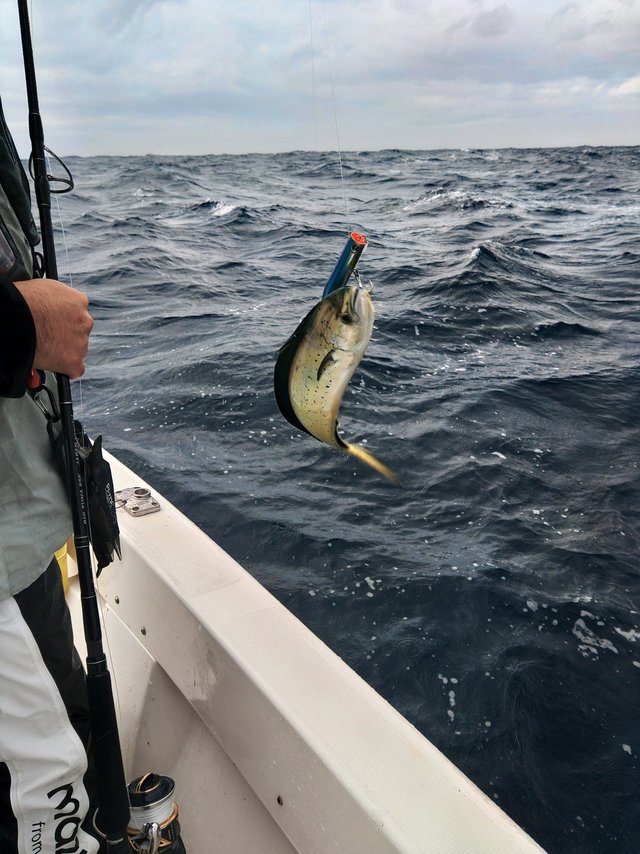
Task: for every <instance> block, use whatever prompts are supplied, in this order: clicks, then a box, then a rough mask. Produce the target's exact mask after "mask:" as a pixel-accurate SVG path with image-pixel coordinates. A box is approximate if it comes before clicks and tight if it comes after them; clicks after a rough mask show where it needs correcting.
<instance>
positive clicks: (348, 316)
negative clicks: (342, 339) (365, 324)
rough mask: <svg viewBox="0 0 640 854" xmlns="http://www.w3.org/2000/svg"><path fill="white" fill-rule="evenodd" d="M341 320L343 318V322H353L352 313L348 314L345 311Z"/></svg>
mask: <svg viewBox="0 0 640 854" xmlns="http://www.w3.org/2000/svg"><path fill="white" fill-rule="evenodd" d="M340 320H341V321H342V322H343V323H351V320H352V318H351V315H350V314H347V313H346V312H345V313H344V314H341V315H340Z"/></svg>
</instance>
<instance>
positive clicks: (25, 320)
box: [0, 276, 36, 397]
mask: <svg viewBox="0 0 640 854" xmlns="http://www.w3.org/2000/svg"><path fill="white" fill-rule="evenodd" d="M35 352H36V327H35V324H34V322H33V317H32V315H31V311H30V310H29V306H28V305H27V303H26V300H25V299H24V297H23V296H22V294H21V293H20V291H19V290H18V289H17V288H16V286H15V285H14V284H12V283H11V282H10V281H9V280H8V279H5V278H4V277H2V276H0V397H22V395H23V394H24V393H25V391H26V390H27V380H28V379H29V376H30V374H31V368H32V367H33V357H34V355H35Z"/></svg>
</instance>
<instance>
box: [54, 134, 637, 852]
mask: <svg viewBox="0 0 640 854" xmlns="http://www.w3.org/2000/svg"><path fill="white" fill-rule="evenodd" d="M69 166H70V167H71V169H72V171H73V173H74V176H75V179H76V190H75V191H74V193H72V194H71V195H69V196H65V197H61V199H60V207H61V213H62V222H63V224H64V231H65V242H66V245H67V247H68V256H69V258H68V266H69V269H70V271H71V275H72V282H73V284H74V285H75V286H76V287H78V288H81V289H84V290H86V291H87V292H88V293H89V295H90V298H91V306H92V312H93V314H94V317H95V319H96V326H95V330H94V333H93V336H92V343H91V350H90V357H89V361H88V367H87V373H86V376H85V378H84V379H83V381H82V384H81V385H78V384H74V394H75V399H76V410H77V412H78V413H81V414H82V416H83V418H84V420H85V423H86V427H87V429H88V431H89V432H90V433H92V434H96V433H102V434H103V435H104V437H105V438H104V441H105V445H106V446H107V447H108V448H109V449H110V450H111V451H112V452H114V453H115V454H116V455H117V456H119V457H120V458H121V459H122V460H123V461H124V462H125V463H127V464H128V465H130V466H131V467H132V468H134V469H135V470H137V471H138V472H139V473H140V475H141V476H142V477H144V478H145V479H146V480H148V481H149V482H150V483H151V484H153V485H154V486H155V487H156V488H157V489H159V490H160V491H161V492H164V493H165V494H166V495H167V497H168V498H170V499H171V500H172V501H173V502H174V503H175V504H176V505H177V506H178V507H180V508H181V509H182V510H183V511H184V512H185V513H186V514H187V515H188V516H189V517H190V518H192V519H193V520H194V521H195V522H196V523H197V524H198V525H199V526H200V527H202V528H203V529H204V530H205V531H206V532H207V533H208V534H210V535H211V536H212V537H214V538H215V539H216V540H217V541H218V542H219V543H220V544H221V545H222V546H223V547H224V548H225V549H226V550H227V551H229V552H230V553H231V554H232V555H233V556H234V557H235V558H236V559H237V560H239V561H240V562H241V563H242V564H243V565H244V566H245V567H246V568H247V569H248V570H249V571H250V572H251V573H252V574H253V575H255V577H256V578H258V579H259V580H260V581H261V582H262V583H263V584H264V585H266V587H267V588H268V589H269V590H271V591H272V592H273V593H274V594H275V595H276V596H277V597H278V598H279V599H280V600H281V601H282V602H283V603H284V604H285V605H286V606H287V607H288V608H290V609H291V610H292V611H293V612H294V613H295V614H297V615H298V616H299V617H300V618H301V619H302V620H303V621H304V622H305V623H306V624H307V625H308V626H309V627H310V628H311V629H312V630H313V631H314V632H316V633H317V634H318V635H319V636H320V637H321V638H322V639H323V640H324V641H326V642H327V643H328V645H329V646H330V647H332V648H333V649H334V650H335V651H336V652H337V653H338V654H339V655H341V656H342V657H343V658H344V659H345V660H346V661H347V662H348V663H349V664H350V665H351V666H352V667H353V668H354V669H355V670H356V671H357V672H358V673H360V674H361V675H362V676H363V677H364V678H365V679H366V680H367V681H368V682H369V683H370V684H371V685H373V686H374V687H375V688H376V689H377V690H378V691H379V692H380V693H381V694H382V695H383V696H384V697H386V698H387V699H388V700H389V701H390V702H391V703H392V704H393V705H394V706H395V707H396V708H397V709H398V710H399V711H400V712H401V713H402V714H403V715H405V716H406V717H407V718H408V719H409V720H410V721H411V722H412V723H413V724H415V726H417V727H418V728H419V729H420V730H421V731H422V732H423V733H424V734H425V735H426V736H427V737H428V738H429V739H430V740H431V741H432V742H433V743H434V744H436V745H437V746H438V747H439V748H440V749H441V750H442V751H443V752H444V753H445V754H446V755H447V756H448V757H450V758H451V759H452V760H453V761H454V762H455V763H456V764H457V765H458V766H459V767H460V768H462V770H463V771H464V772H465V773H466V774H467V775H468V776H469V777H470V778H471V779H472V780H474V781H475V782H476V783H477V784H478V785H479V786H480V787H481V788H482V789H483V790H484V791H485V792H486V793H487V794H488V795H489V796H490V797H491V798H493V799H495V800H496V802H497V803H498V804H500V805H501V806H502V808H503V809H505V810H506V812H507V813H508V814H509V815H510V816H512V818H514V819H515V821H517V822H518V823H519V824H520V825H522V826H523V827H524V828H525V829H526V830H527V831H528V832H529V833H530V834H531V835H532V836H533V837H534V838H535V839H536V840H537V841H538V842H539V843H540V844H541V845H543V846H544V847H545V848H546V849H547V850H548V851H549V852H553V854H606V852H612V854H627V852H628V854H632V852H637V851H639V850H640V774H639V760H638V757H639V755H640V722H639V715H638V711H639V708H640V616H639V610H640V558H639V546H640V482H639V471H638V465H639V462H640V435H639V429H638V419H639V416H640V289H639V269H640V268H639V261H640V239H639V237H638V235H639V233H640V148H597V149H594V148H584V149H558V150H528V151H518V150H498V151H433V152H423V151H383V152H375V153H364V152H363V153H346V154H344V155H343V173H344V174H343V178H341V175H340V167H339V162H338V158H337V155H336V154H335V153H320V154H318V153H304V152H293V153H287V154H280V155H247V156H210V157H188V158H187V157H174V158H168V157H155V156H149V157H130V158H112V157H102V158H87V159H82V158H70V159H69ZM54 210H55V208H54ZM354 227H355V228H357V229H359V230H361V231H363V232H364V233H365V234H366V235H367V237H368V239H369V242H370V245H369V247H368V249H367V252H366V253H365V255H364V256H363V259H362V260H361V263H360V270H361V272H362V274H363V277H364V279H365V281H368V280H370V281H371V283H372V286H373V298H374V302H375V305H376V310H377V320H376V326H375V329H374V334H373V337H372V340H371V343H370V345H369V349H368V351H367V353H366V356H365V358H364V360H363V361H362V363H361V365H360V368H359V369H358V371H357V373H356V374H355V376H354V378H353V380H352V382H351V385H350V387H349V389H348V392H347V394H346V395H345V398H344V401H343V406H342V410H341V419H340V422H341V430H342V433H343V435H344V436H345V437H346V438H347V439H349V440H350V441H356V442H366V445H367V447H368V448H369V449H370V450H372V451H373V452H374V453H375V454H376V455H377V456H379V457H380V458H381V459H382V460H383V461H384V462H386V463H387V464H388V465H389V466H391V467H392V468H393V469H395V471H397V472H398V474H399V475H400V478H401V484H400V485H399V486H394V485H393V484H390V483H388V482H387V481H385V480H384V479H383V478H381V477H380V476H379V475H377V474H376V473H375V472H373V471H372V470H370V469H369V468H367V467H366V466H364V465H362V464H360V463H358V462H357V461H355V460H353V459H351V458H349V457H348V456H347V455H345V454H342V453H340V452H338V451H335V450H332V449H329V448H327V447H326V446H324V445H321V444H320V443H318V442H316V441H314V440H313V439H312V438H311V437H309V436H307V435H306V434H304V435H303V434H301V433H298V432H297V431H296V430H294V429H293V428H292V427H291V426H290V425H289V424H288V423H286V422H285V421H284V419H283V418H282V417H281V416H280V414H279V412H278V410H277V407H276V404H275V400H274V396H273V388H272V377H273V366H274V362H275V358H276V354H277V350H278V348H279V346H280V345H281V344H282V343H284V341H285V340H286V339H287V338H288V337H289V335H290V334H291V332H292V331H293V330H294V328H295V327H296V325H297V323H298V321H299V320H300V318H301V317H302V316H303V315H304V314H305V313H306V312H307V311H308V310H309V309H310V308H311V307H312V306H313V305H314V304H315V302H316V301H317V300H318V299H319V298H320V295H321V292H322V289H323V286H324V284H325V281H326V279H327V277H328V276H329V274H330V272H331V270H332V269H333V266H334V264H335V261H336V259H337V257H338V255H339V253H340V251H341V250H342V247H343V245H344V242H345V238H346V235H347V233H348V230H349V229H351V228H354ZM58 247H59V254H60V269H61V277H64V276H65V272H64V271H65V269H66V261H65V257H64V250H63V249H62V235H61V233H60V232H59V234H58ZM67 278H68V276H67ZM107 571H108V570H107Z"/></svg>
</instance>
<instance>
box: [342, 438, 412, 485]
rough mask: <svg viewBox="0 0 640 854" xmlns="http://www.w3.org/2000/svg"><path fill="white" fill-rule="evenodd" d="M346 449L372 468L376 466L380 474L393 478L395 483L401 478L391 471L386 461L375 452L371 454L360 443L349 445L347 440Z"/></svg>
mask: <svg viewBox="0 0 640 854" xmlns="http://www.w3.org/2000/svg"><path fill="white" fill-rule="evenodd" d="M344 447H345V451H346V452H347V453H348V454H351V456H352V457H355V458H356V459H358V460H361V461H362V462H363V463H367V465H370V466H371V468H374V469H375V470H376V471H377V472H379V474H382V475H384V476H385V477H387V478H389V480H392V481H393V482H394V483H398V481H399V480H400V478H399V477H398V475H397V474H396V473H395V472H394V471H391V469H390V468H389V467H388V466H385V464H384V463H381V462H380V460H378V459H376V457H374V456H373V454H370V453H369V451H365V449H364V448H362V447H360V445H349V444H347V443H346V442H345V445H344Z"/></svg>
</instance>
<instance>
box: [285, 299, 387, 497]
mask: <svg viewBox="0 0 640 854" xmlns="http://www.w3.org/2000/svg"><path fill="white" fill-rule="evenodd" d="M373 319H374V309H373V303H372V302H371V297H370V296H369V293H368V292H367V291H366V290H364V288H362V287H359V286H357V285H351V286H347V287H343V288H339V289H337V290H334V291H332V292H331V293H330V294H329V295H328V296H326V297H325V298H324V299H322V300H321V301H320V302H319V303H318V304H317V305H316V306H315V308H313V309H312V310H311V311H310V312H309V314H308V315H307V316H306V317H305V318H304V320H303V321H302V322H301V323H300V325H299V326H298V328H297V329H296V331H295V332H294V333H293V335H292V336H291V338H290V339H289V340H288V341H287V343H286V344H285V345H284V346H283V347H282V349H281V350H280V353H279V356H278V361H277V362H276V368H275V375H274V387H275V393H276V400H277V403H278V406H279V408H280V411H281V412H282V414H283V415H284V417H285V418H286V419H287V421H289V422H290V423H291V424H293V426H294V427H297V428H298V429H300V430H304V431H305V432H307V433H309V434H310V435H311V436H314V437H315V438H316V439H318V440H319V441H320V442H325V443H326V444H327V445H331V446H332V447H334V448H340V449H341V450H343V451H346V452H347V453H349V454H351V455H352V456H354V457H357V458H358V459H360V460H362V461H363V462H366V463H368V464H369V465H370V466H372V467H373V468H374V469H376V471H378V472H380V474H383V475H384V476H385V477H388V478H389V479H391V480H397V477H396V475H395V474H394V473H393V472H392V471H391V469H389V468H387V466H385V465H384V464H383V463H381V462H380V461H379V460H377V459H376V458H375V457H374V456H373V455H372V454H370V453H369V452H368V451H365V450H364V448H361V447H360V446H358V445H352V444H349V443H347V442H345V441H344V440H343V439H342V438H341V437H340V436H339V435H338V412H339V410H340V404H341V403H342V398H343V396H344V393H345V391H346V389H347V386H348V384H349V380H350V379H351V377H352V376H353V374H354V372H355V370H356V368H357V367H358V365H359V364H360V361H361V359H362V357H363V356H364V352H365V350H366V349H367V345H368V343H369V339H370V338H371V332H372V330H373Z"/></svg>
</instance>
